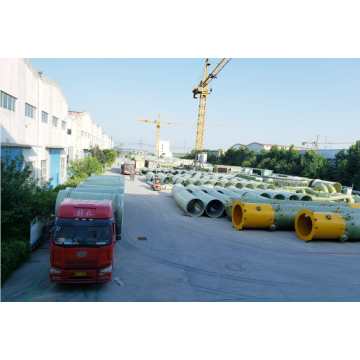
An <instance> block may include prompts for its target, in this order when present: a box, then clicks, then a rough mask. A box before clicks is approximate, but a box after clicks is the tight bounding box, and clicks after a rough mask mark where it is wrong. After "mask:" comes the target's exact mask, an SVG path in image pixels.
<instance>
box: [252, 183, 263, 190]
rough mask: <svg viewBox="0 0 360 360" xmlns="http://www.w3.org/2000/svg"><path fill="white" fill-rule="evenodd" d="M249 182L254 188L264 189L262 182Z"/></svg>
mask: <svg viewBox="0 0 360 360" xmlns="http://www.w3.org/2000/svg"><path fill="white" fill-rule="evenodd" d="M249 184H252V185H254V188H255V189H261V190H265V186H264V184H263V183H261V182H257V181H249Z"/></svg>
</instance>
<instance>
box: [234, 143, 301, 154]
mask: <svg viewBox="0 0 360 360" xmlns="http://www.w3.org/2000/svg"><path fill="white" fill-rule="evenodd" d="M246 146H247V147H248V148H249V150H250V151H251V150H255V151H256V152H260V150H261V149H265V150H270V149H271V147H272V146H273V145H272V144H261V143H257V142H252V143H251V144H248V145H244V144H235V145H233V146H231V147H230V149H231V148H232V149H240V148H241V147H242V148H244V149H245V147H246ZM277 147H278V148H279V149H285V150H289V149H290V146H289V145H277ZM294 150H306V148H305V147H298V146H296V147H294Z"/></svg>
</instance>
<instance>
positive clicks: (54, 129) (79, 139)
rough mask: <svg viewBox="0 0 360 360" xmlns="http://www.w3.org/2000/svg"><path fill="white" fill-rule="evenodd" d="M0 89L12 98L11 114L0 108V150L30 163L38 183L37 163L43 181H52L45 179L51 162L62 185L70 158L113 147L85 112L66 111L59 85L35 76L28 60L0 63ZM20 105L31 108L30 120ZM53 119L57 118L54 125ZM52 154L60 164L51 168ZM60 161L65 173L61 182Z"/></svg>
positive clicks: (23, 107) (66, 107)
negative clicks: (45, 116) (43, 171)
mask: <svg viewBox="0 0 360 360" xmlns="http://www.w3.org/2000/svg"><path fill="white" fill-rule="evenodd" d="M0 90H1V91H2V92H4V93H6V94H8V95H10V96H12V97H14V98H15V99H16V103H15V111H12V110H8V109H5V108H3V107H0V120H1V147H2V148H3V150H5V148H7V147H12V148H17V149H19V148H20V149H21V152H22V153H23V156H24V158H25V162H29V161H31V162H32V163H33V164H34V170H35V171H34V175H35V176H36V177H37V178H39V179H40V178H41V161H42V160H47V164H46V177H45V178H46V179H49V178H52V177H53V176H54V175H53V174H50V165H51V163H52V164H53V170H55V175H56V174H57V173H58V174H59V183H60V184H62V183H63V182H64V181H66V179H67V171H66V167H67V162H68V159H69V160H72V159H74V158H75V155H76V154H78V156H79V158H83V157H84V151H85V152H87V151H88V150H89V149H90V148H91V147H92V146H94V145H95V144H98V145H99V148H100V149H102V150H103V149H111V148H113V144H114V142H113V141H112V139H111V138H110V137H109V136H108V135H107V134H103V132H102V129H101V126H100V125H98V124H97V123H95V122H93V121H92V119H91V116H90V113H89V112H88V111H84V112H82V113H79V112H72V111H71V112H69V111H68V101H67V99H66V97H65V95H64V93H63V92H62V90H61V88H60V86H59V85H58V84H57V83H56V81H54V80H52V79H49V78H46V77H43V76H40V75H39V74H38V73H37V71H36V70H35V69H34V67H33V66H32V64H31V63H30V61H29V60H28V59H0ZM25 103H27V104H29V105H31V106H33V107H34V108H35V115H34V118H31V117H29V116H25ZM43 111H44V112H46V113H47V114H48V122H47V123H44V122H42V112H43ZM53 117H55V118H57V125H56V126H55V125H54V124H53ZM63 122H64V123H65V128H64V129H63V128H62V125H63ZM68 129H69V131H70V132H71V134H68ZM52 149H60V164H58V161H57V162H56V166H55V168H54V164H55V163H54V161H51V154H50V153H51V151H52ZM53 153H54V151H53ZM63 158H65V171H64V172H63V174H64V176H62V177H61V159H63ZM57 159H58V155H57ZM53 160H54V158H53ZM59 166H60V168H59V169H57V167H59Z"/></svg>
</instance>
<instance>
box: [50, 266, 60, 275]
mask: <svg viewBox="0 0 360 360" xmlns="http://www.w3.org/2000/svg"><path fill="white" fill-rule="evenodd" d="M50 273H51V274H61V271H60V270H56V269H54V268H52V267H51V268H50Z"/></svg>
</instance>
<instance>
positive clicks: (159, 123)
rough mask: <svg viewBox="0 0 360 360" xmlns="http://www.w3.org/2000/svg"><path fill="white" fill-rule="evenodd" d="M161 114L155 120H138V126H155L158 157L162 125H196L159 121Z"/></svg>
mask: <svg viewBox="0 0 360 360" xmlns="http://www.w3.org/2000/svg"><path fill="white" fill-rule="evenodd" d="M160 115H161V112H159V118H158V119H157V120H144V119H140V124H143V123H146V122H147V123H153V124H156V148H155V154H156V155H157V156H159V154H160V145H159V143H160V127H161V125H162V124H169V125H197V124H196V123H186V122H169V121H160ZM206 126H230V125H228V124H212V123H211V124H206Z"/></svg>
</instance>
